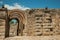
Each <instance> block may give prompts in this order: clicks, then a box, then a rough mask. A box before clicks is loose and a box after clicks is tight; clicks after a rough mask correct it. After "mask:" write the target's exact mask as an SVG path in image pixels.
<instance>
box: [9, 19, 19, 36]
mask: <svg viewBox="0 0 60 40" xmlns="http://www.w3.org/2000/svg"><path fill="white" fill-rule="evenodd" d="M9 25H10V30H9V36H18V35H19V32H18V31H19V20H18V19H17V18H12V19H10V21H9Z"/></svg>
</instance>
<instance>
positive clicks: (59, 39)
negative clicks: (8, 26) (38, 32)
mask: <svg viewBox="0 0 60 40" xmlns="http://www.w3.org/2000/svg"><path fill="white" fill-rule="evenodd" d="M4 40H60V35H57V36H15V37H9V38H6V39H4Z"/></svg>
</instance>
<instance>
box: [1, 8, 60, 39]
mask: <svg viewBox="0 0 60 40" xmlns="http://www.w3.org/2000/svg"><path fill="white" fill-rule="evenodd" d="M11 19H16V20H18V24H17V25H18V26H16V27H15V26H13V27H11V26H10V25H9V21H10V20H11ZM0 21H2V22H1V23H0V24H3V25H0V37H3V38H5V37H9V36H49V35H60V9H30V10H29V9H27V10H24V11H22V10H18V9H15V10H7V9H6V8H1V9H0Z"/></svg>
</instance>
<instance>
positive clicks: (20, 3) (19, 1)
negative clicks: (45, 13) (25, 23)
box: [0, 0, 60, 10]
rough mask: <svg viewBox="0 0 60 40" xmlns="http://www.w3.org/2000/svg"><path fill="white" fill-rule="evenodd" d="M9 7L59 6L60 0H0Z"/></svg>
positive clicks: (23, 8)
mask: <svg viewBox="0 0 60 40" xmlns="http://www.w3.org/2000/svg"><path fill="white" fill-rule="evenodd" d="M2 4H4V5H5V6H6V7H7V8H8V7H9V9H12V8H14V9H15V8H17V9H22V10H25V9H31V8H45V7H48V8H60V0H0V6H1V5H2Z"/></svg>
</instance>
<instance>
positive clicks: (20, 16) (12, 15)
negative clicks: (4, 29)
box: [8, 10, 25, 37]
mask: <svg viewBox="0 0 60 40" xmlns="http://www.w3.org/2000/svg"><path fill="white" fill-rule="evenodd" d="M8 17H9V20H8V22H9V21H10V20H12V19H17V20H18V22H19V24H18V27H17V28H18V29H20V31H19V30H18V33H17V35H21V36H22V35H23V28H24V20H25V16H24V12H22V11H20V10H11V11H9V12H8ZM9 30H10V29H9ZM8 35H9V34H8ZM8 37H9V36H8Z"/></svg>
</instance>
